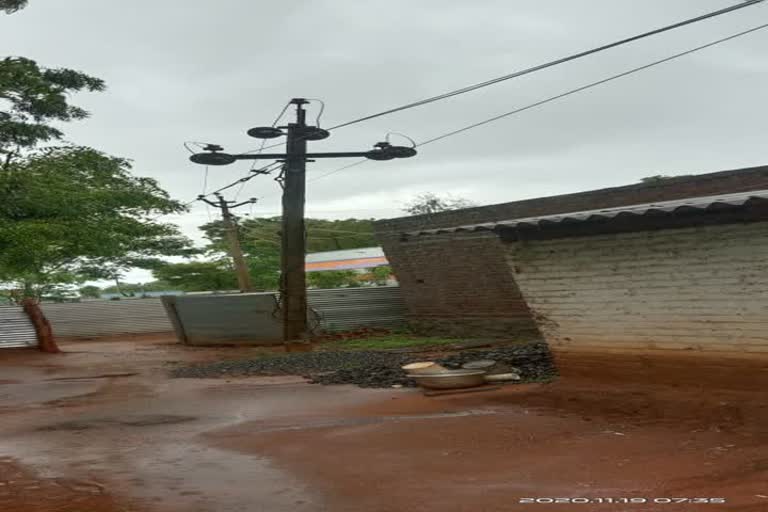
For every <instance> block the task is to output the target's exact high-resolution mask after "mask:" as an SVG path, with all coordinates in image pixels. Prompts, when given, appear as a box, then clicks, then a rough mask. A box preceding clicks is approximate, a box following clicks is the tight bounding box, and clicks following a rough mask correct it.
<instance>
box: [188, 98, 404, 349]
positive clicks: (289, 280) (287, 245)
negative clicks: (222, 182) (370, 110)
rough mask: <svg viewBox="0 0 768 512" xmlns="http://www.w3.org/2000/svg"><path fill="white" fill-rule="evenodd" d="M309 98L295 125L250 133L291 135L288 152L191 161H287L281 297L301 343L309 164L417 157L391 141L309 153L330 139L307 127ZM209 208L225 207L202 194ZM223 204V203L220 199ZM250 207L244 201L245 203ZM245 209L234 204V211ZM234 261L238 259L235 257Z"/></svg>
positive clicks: (288, 329)
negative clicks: (362, 148) (361, 148)
mask: <svg viewBox="0 0 768 512" xmlns="http://www.w3.org/2000/svg"><path fill="white" fill-rule="evenodd" d="M307 103H308V102H307V100H305V99H304V98H294V99H292V100H291V104H292V105H294V106H295V110H296V122H294V123H290V124H288V126H280V127H275V126H265V127H256V128H251V129H250V130H248V135H250V136H251V137H255V138H257V139H274V138H278V137H283V136H285V137H286V142H287V144H286V151H285V153H261V152H258V153H243V154H239V155H231V154H229V153H224V152H223V148H221V147H220V146H217V145H215V144H209V145H207V146H206V147H205V148H204V150H205V151H204V152H203V153H196V154H194V155H192V156H191V157H190V160H192V161H193V162H195V163H197V164H201V165H229V164H232V163H235V162H237V161H238V160H277V161H282V162H285V166H284V173H285V174H284V176H283V213H282V244H281V248H282V253H281V259H280V261H281V276H280V283H281V285H280V294H281V303H282V314H283V339H284V341H295V340H302V339H304V338H306V337H307V335H308V332H307V330H308V329H307V285H306V272H305V267H304V266H305V254H306V239H305V237H306V233H305V229H304V203H305V189H306V162H307V160H309V161H313V160H315V159H317V158H356V157H364V158H368V159H370V160H393V159H395V158H409V157H412V156H415V155H416V150H415V149H414V148H412V147H406V146H393V145H391V144H390V143H389V142H379V143H377V144H375V145H374V149H372V150H370V151H354V152H331V153H307V142H309V141H319V140H323V139H327V138H328V137H329V136H330V132H329V131H328V130H323V129H322V128H320V127H319V126H307V123H306V111H305V110H304V105H305V104H307ZM200 199H202V200H204V201H206V202H207V203H208V204H211V205H214V206H217V207H219V208H222V211H224V207H222V206H220V205H217V204H215V203H213V202H210V201H208V200H206V199H205V196H201V197H200ZM219 202H220V203H222V200H221V199H220V200H219ZM241 204H245V203H241ZM236 206H240V205H234V206H231V207H230V208H234V207H236ZM233 259H234V257H233Z"/></svg>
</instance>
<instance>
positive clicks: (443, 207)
mask: <svg viewBox="0 0 768 512" xmlns="http://www.w3.org/2000/svg"><path fill="white" fill-rule="evenodd" d="M473 206H475V204H474V203H472V202H471V201H469V200H467V199H461V198H453V197H449V196H446V197H440V196H438V195H436V194H433V193H431V192H428V193H426V194H421V195H418V196H416V197H415V198H414V199H413V200H412V201H411V202H409V203H408V204H406V206H405V208H403V211H405V212H407V213H409V214H411V215H429V214H433V213H438V212H445V211H448V210H460V209H462V208H471V207H473Z"/></svg>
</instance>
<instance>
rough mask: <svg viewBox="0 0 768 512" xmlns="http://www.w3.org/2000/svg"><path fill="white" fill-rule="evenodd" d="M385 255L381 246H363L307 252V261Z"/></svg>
mask: <svg viewBox="0 0 768 512" xmlns="http://www.w3.org/2000/svg"><path fill="white" fill-rule="evenodd" d="M381 257H384V249H382V248H381V247H361V248H359V249H344V250H341V251H325V252H313V253H310V254H307V259H306V261H307V263H323V262H326V261H343V260H355V259H360V258H381Z"/></svg>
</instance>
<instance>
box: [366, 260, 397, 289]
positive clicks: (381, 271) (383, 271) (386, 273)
mask: <svg viewBox="0 0 768 512" xmlns="http://www.w3.org/2000/svg"><path fill="white" fill-rule="evenodd" d="M392 275H393V272H392V267H390V266H388V265H385V266H382V267H376V268H372V269H371V277H372V279H373V282H374V283H376V284H377V285H378V286H384V285H386V284H387V281H388V280H389V279H390V278H391V277H392Z"/></svg>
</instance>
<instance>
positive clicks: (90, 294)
mask: <svg viewBox="0 0 768 512" xmlns="http://www.w3.org/2000/svg"><path fill="white" fill-rule="evenodd" d="M78 291H79V292H80V296H81V297H85V298H87V299H98V298H100V297H101V293H102V292H101V288H99V287H98V286H95V285H92V284H89V285H87V286H81V287H80V289H79V290H78Z"/></svg>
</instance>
